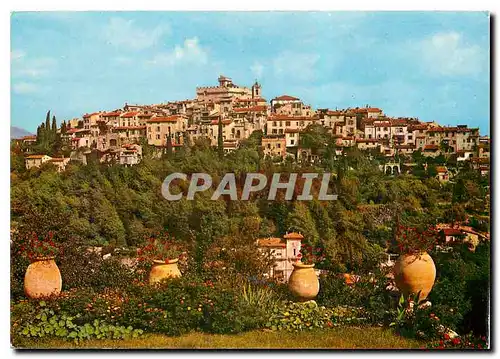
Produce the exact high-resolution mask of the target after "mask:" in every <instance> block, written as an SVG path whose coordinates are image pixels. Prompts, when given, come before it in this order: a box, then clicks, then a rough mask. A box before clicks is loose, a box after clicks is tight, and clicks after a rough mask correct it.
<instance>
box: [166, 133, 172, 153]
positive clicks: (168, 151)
mask: <svg viewBox="0 0 500 359" xmlns="http://www.w3.org/2000/svg"><path fill="white" fill-rule="evenodd" d="M167 155H168V157H170V156H172V138H171V136H170V128H169V129H168V137H167Z"/></svg>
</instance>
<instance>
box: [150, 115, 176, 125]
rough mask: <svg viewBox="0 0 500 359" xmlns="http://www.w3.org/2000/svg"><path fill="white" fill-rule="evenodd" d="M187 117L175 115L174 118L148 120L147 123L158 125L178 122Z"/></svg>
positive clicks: (165, 117) (163, 117) (160, 117)
mask: <svg viewBox="0 0 500 359" xmlns="http://www.w3.org/2000/svg"><path fill="white" fill-rule="evenodd" d="M184 118H185V117H183V116H179V115H174V116H157V117H152V118H150V119H149V120H147V123H157V122H177V121H178V120H180V119H184Z"/></svg>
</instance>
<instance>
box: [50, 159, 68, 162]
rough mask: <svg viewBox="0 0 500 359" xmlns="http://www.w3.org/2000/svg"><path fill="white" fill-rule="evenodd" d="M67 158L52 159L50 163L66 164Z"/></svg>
mask: <svg viewBox="0 0 500 359" xmlns="http://www.w3.org/2000/svg"><path fill="white" fill-rule="evenodd" d="M64 160H67V158H51V159H50V160H49V162H64Z"/></svg>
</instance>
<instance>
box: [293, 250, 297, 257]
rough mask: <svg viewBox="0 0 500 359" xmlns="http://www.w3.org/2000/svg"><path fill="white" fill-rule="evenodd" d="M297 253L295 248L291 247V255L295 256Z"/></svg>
mask: <svg viewBox="0 0 500 359" xmlns="http://www.w3.org/2000/svg"><path fill="white" fill-rule="evenodd" d="M296 255H297V250H296V249H295V248H294V249H293V256H294V257H295V256H296Z"/></svg>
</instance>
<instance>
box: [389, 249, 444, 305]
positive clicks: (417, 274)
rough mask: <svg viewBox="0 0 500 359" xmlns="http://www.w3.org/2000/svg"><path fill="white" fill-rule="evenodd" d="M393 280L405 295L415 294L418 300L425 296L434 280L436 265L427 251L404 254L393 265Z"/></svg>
mask: <svg viewBox="0 0 500 359" xmlns="http://www.w3.org/2000/svg"><path fill="white" fill-rule="evenodd" d="M394 280H395V282H396V285H397V287H398V288H399V290H400V291H401V292H402V293H403V294H404V295H405V296H409V295H410V294H417V293H418V292H419V291H420V295H419V297H418V302H421V301H423V300H424V299H426V298H427V296H428V295H429V293H430V291H431V290H432V287H433V285H434V281H435V280H436V266H435V265H434V261H433V260H432V258H431V256H430V255H429V254H428V253H427V252H423V253H419V254H404V255H402V256H400V257H399V258H398V260H397V261H396V264H395V265H394Z"/></svg>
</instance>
